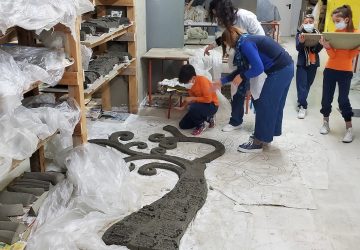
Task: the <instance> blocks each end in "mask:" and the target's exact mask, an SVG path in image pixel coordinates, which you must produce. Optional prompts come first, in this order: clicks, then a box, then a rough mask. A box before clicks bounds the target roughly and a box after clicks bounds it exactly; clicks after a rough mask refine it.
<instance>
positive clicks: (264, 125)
mask: <svg viewBox="0 0 360 250" xmlns="http://www.w3.org/2000/svg"><path fill="white" fill-rule="evenodd" d="M293 77H294V64H293V63H292V64H291V65H288V66H286V67H285V68H282V69H280V70H278V71H276V72H273V73H270V74H268V76H267V78H266V80H265V83H264V87H263V89H262V91H261V94H260V97H259V99H257V100H254V106H255V110H256V118H255V133H254V136H255V138H256V139H258V140H260V141H263V142H267V143H269V142H271V141H272V140H273V137H274V136H280V135H281V133H282V119H283V110H284V106H285V102H286V97H287V94H288V91H289V87H290V83H291V80H292V78H293Z"/></svg>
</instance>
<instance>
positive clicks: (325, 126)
mask: <svg viewBox="0 0 360 250" xmlns="http://www.w3.org/2000/svg"><path fill="white" fill-rule="evenodd" d="M329 132H330V127H329V122H327V121H324V124H323V125H322V127H321V129H320V134H323V135H327V134H328V133H329Z"/></svg>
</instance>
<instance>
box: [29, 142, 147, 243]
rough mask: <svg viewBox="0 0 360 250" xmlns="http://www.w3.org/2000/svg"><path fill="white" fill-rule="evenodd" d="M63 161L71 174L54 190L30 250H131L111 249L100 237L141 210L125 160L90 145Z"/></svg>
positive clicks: (79, 149)
mask: <svg viewBox="0 0 360 250" xmlns="http://www.w3.org/2000/svg"><path fill="white" fill-rule="evenodd" d="M62 160H63V161H64V162H65V164H66V166H67V168H68V172H67V176H68V179H66V180H64V181H63V182H61V183H59V184H58V185H57V186H55V187H54V188H53V189H51V190H50V192H49V195H48V198H47V199H46V200H45V202H44V204H43V206H42V208H41V209H40V212H39V215H38V217H37V220H36V222H35V225H34V227H33V233H32V235H31V237H30V240H29V241H28V245H27V249H29V250H43V249H47V250H57V249H60V248H61V249H71V250H76V249H88V250H106V249H127V248H126V247H121V246H106V245H105V243H104V242H103V241H102V240H101V237H100V235H101V233H99V232H101V230H102V229H103V228H104V227H107V226H108V225H109V224H111V223H112V222H114V221H117V220H120V219H121V218H123V217H124V216H126V215H128V214H129V213H131V212H133V211H134V210H136V209H138V208H139V205H140V204H139V192H138V191H137V188H136V184H135V182H134V181H133V180H132V179H131V176H130V171H129V168H128V167H127V165H126V163H125V162H124V160H123V159H122V157H121V155H120V154H119V153H118V152H116V151H113V150H111V149H108V148H105V147H101V146H98V145H95V144H85V145H82V146H79V147H77V148H75V149H73V150H71V151H70V152H69V153H68V154H67V155H66V156H65V157H63V159H62Z"/></svg>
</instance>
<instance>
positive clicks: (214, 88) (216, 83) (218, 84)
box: [210, 81, 222, 92]
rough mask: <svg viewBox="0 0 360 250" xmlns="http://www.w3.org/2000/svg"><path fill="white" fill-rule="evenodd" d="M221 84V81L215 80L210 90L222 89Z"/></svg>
mask: <svg viewBox="0 0 360 250" xmlns="http://www.w3.org/2000/svg"><path fill="white" fill-rule="evenodd" d="M221 86H222V84H221V82H220V81H216V82H213V84H212V86H211V89H210V91H211V92H216V91H217V90H221Z"/></svg>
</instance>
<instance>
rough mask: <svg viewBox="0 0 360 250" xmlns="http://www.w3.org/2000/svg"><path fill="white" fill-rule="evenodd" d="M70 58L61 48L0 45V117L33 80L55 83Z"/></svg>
mask: <svg viewBox="0 0 360 250" xmlns="http://www.w3.org/2000/svg"><path fill="white" fill-rule="evenodd" d="M70 64H71V62H69V61H68V60H66V59H65V53H64V52H63V51H62V50H52V49H48V48H33V47H24V46H0V117H1V116H3V115H5V114H9V113H11V112H13V111H14V109H15V108H16V107H18V106H19V105H20V104H21V103H20V101H21V99H22V93H23V92H24V90H26V89H28V88H29V87H30V85H31V84H32V83H34V82H36V81H42V82H44V83H47V84H49V85H52V86H53V85H56V84H57V83H58V82H59V81H60V80H61V78H62V76H63V74H64V71H65V67H67V66H69V65H70Z"/></svg>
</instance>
